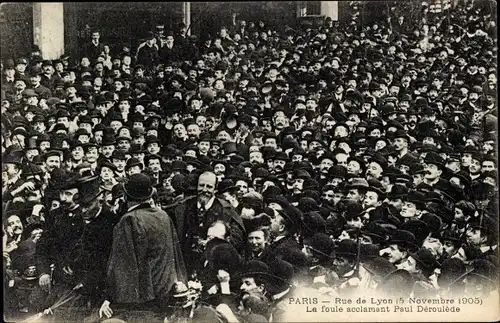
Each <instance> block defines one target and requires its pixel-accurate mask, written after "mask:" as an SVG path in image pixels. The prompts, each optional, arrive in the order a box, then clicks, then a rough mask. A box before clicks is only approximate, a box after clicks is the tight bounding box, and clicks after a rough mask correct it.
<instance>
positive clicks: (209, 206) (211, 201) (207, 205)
mask: <svg viewBox="0 0 500 323" xmlns="http://www.w3.org/2000/svg"><path fill="white" fill-rule="evenodd" d="M214 201H215V196H212V198H211V199H210V200H208V202H207V204H205V210H208V209H210V208H211V207H212V204H214ZM196 206H197V208H198V209H201V203H200V202H199V201H198V202H197V203H196Z"/></svg>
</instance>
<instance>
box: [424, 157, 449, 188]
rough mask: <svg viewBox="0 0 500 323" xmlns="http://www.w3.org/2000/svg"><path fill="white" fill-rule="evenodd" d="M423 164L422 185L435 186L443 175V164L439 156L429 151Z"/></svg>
mask: <svg viewBox="0 0 500 323" xmlns="http://www.w3.org/2000/svg"><path fill="white" fill-rule="evenodd" d="M424 163H425V173H424V183H425V184H427V185H430V186H435V185H436V184H437V183H438V182H439V181H443V179H441V175H442V174H443V169H444V167H445V166H444V162H443V159H442V158H441V156H439V155H438V154H437V153H435V152H433V151H431V152H429V153H427V155H426V156H425V159H424Z"/></svg>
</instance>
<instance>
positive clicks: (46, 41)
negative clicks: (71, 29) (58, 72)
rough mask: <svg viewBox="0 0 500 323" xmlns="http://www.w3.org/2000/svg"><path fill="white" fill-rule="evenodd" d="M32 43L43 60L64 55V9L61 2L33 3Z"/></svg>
mask: <svg viewBox="0 0 500 323" xmlns="http://www.w3.org/2000/svg"><path fill="white" fill-rule="evenodd" d="M33 42H34V43H35V45H38V47H40V50H41V52H42V56H43V58H44V59H56V58H59V57H60V56H61V55H62V54H63V53H64V7H63V3H62V2H52V3H45V2H35V3H33Z"/></svg>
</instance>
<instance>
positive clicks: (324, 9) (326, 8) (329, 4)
mask: <svg viewBox="0 0 500 323" xmlns="http://www.w3.org/2000/svg"><path fill="white" fill-rule="evenodd" d="M321 15H322V16H325V17H330V18H331V19H332V20H333V21H338V20H339V2H338V1H321Z"/></svg>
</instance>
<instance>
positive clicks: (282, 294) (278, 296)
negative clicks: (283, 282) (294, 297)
mask: <svg viewBox="0 0 500 323" xmlns="http://www.w3.org/2000/svg"><path fill="white" fill-rule="evenodd" d="M289 291H290V288H287V289H286V290H285V291H283V292H281V293H279V294H276V295H273V300H278V299H280V298H282V297H283V296H285V295H286V293H288V292H289Z"/></svg>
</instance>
